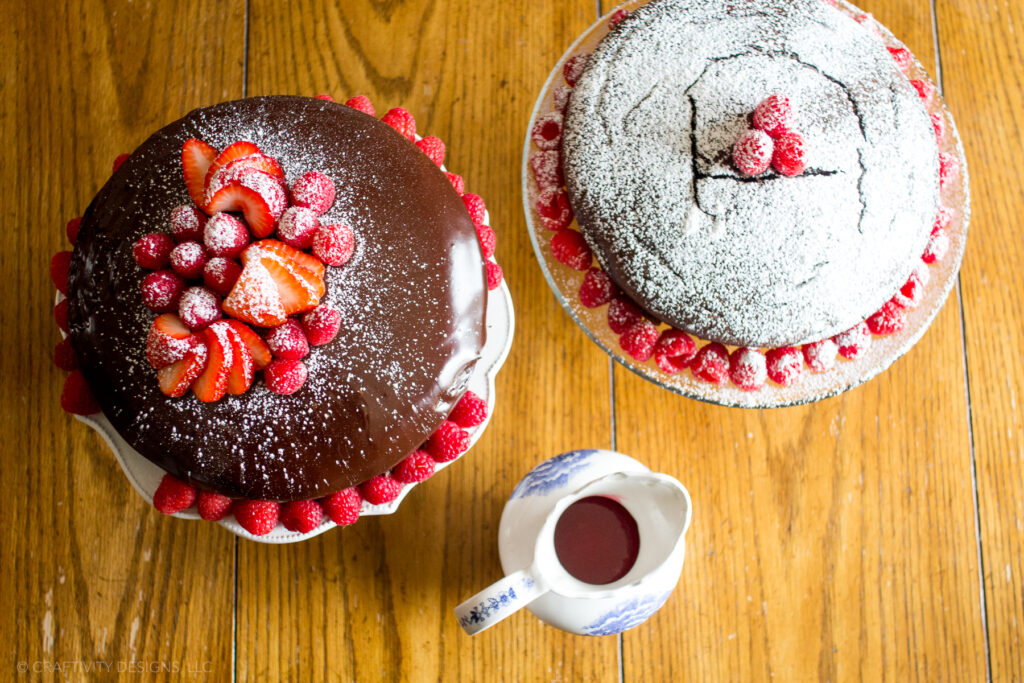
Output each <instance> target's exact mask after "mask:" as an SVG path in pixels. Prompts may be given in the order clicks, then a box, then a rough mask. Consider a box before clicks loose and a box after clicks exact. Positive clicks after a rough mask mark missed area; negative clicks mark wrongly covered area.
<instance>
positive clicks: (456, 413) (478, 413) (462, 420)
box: [448, 391, 487, 429]
mask: <svg viewBox="0 0 1024 683" xmlns="http://www.w3.org/2000/svg"><path fill="white" fill-rule="evenodd" d="M448 419H449V420H451V421H452V422H454V423H455V424H457V425H459V426H460V427H465V428H466V429H469V428H470V427H476V426H477V425H480V424H482V423H483V421H484V420H486V419H487V401H485V400H483V399H482V398H480V397H479V396H477V395H476V394H474V393H473V392H472V391H467V392H466V393H465V394H463V395H462V398H460V399H459V402H458V403H456V404H455V407H454V408H452V412H451V414H450V415H449V416H448Z"/></svg>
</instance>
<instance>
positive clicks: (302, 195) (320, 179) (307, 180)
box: [291, 171, 334, 214]
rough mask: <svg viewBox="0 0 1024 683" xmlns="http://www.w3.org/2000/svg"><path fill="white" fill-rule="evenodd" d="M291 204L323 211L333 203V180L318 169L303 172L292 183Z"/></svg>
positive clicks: (318, 211)
mask: <svg viewBox="0 0 1024 683" xmlns="http://www.w3.org/2000/svg"><path fill="white" fill-rule="evenodd" d="M291 198H292V204H294V205H296V206H300V207H304V208H307V209H311V210H313V211H315V212H316V213H318V214H319V213H323V212H324V211H326V210H327V209H329V208H331V204H333V203H334V181H333V180H331V179H330V178H329V177H328V176H326V175H324V174H323V173H320V172H319V171H310V172H309V173H303V174H302V175H301V176H299V179H298V180H296V181H295V182H294V183H292V189H291Z"/></svg>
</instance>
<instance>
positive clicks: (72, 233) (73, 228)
mask: <svg viewBox="0 0 1024 683" xmlns="http://www.w3.org/2000/svg"><path fill="white" fill-rule="evenodd" d="M81 227H82V219H81V217H79V218H72V219H71V220H69V221H68V224H67V225H66V226H64V232H65V233H66V234H67V236H68V242H70V243H71V244H75V243H76V242H78V230H79V228H81Z"/></svg>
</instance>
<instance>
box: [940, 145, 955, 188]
mask: <svg viewBox="0 0 1024 683" xmlns="http://www.w3.org/2000/svg"><path fill="white" fill-rule="evenodd" d="M959 170H960V162H959V161H957V158H956V157H955V156H953V155H952V154H950V153H949V152H940V153H939V187H945V186H946V183H947V182H949V180H950V179H951V178H952V177H953V175H954V174H955V173H956V172H957V171H959Z"/></svg>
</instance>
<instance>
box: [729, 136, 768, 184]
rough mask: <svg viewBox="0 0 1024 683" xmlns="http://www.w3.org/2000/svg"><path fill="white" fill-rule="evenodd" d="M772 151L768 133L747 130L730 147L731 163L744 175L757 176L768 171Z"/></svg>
mask: <svg viewBox="0 0 1024 683" xmlns="http://www.w3.org/2000/svg"><path fill="white" fill-rule="evenodd" d="M774 150H775V143H774V142H772V139H771V138H770V137H768V133H765V132H764V131H761V130H748V131H747V132H746V133H744V134H743V135H742V136H741V137H740V139H739V140H737V141H736V144H734V145H733V146H732V162H733V163H734V164H736V168H738V169H739V170H740V171H741V172H742V173H743V174H744V175H758V174H760V173H764V172H765V171H767V170H768V166H769V165H770V164H771V162H772V152H774Z"/></svg>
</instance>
